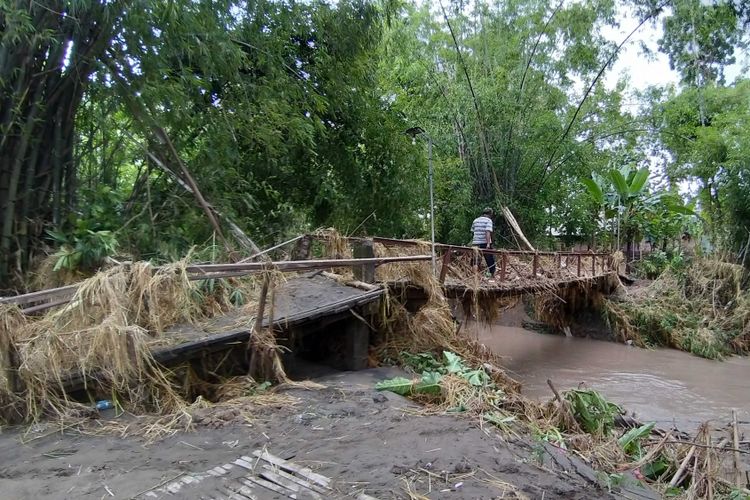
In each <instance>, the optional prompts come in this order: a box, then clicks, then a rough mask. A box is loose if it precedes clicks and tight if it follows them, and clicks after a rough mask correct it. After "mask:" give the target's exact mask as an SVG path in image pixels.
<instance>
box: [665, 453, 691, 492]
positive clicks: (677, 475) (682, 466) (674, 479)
mask: <svg viewBox="0 0 750 500" xmlns="http://www.w3.org/2000/svg"><path fill="white" fill-rule="evenodd" d="M696 448H697V445H695V444H694V445H693V446H691V447H690V451H688V454H687V455H685V458H684V459H683V460H682V463H680V467H679V468H678V469H677V472H675V474H674V476H673V477H672V480H671V481H670V482H669V487H670V488H674V487H675V486H677V485H678V484H679V483H680V481H682V475H683V474H684V473H685V470H686V469H687V467H688V464H689V463H690V459H691V458H693V455H694V454H695V450H696Z"/></svg>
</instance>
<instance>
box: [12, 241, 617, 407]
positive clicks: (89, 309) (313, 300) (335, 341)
mask: <svg viewBox="0 0 750 500" xmlns="http://www.w3.org/2000/svg"><path fill="white" fill-rule="evenodd" d="M287 243H288V245H289V246H291V245H292V244H293V248H292V249H291V250H290V251H288V252H287V253H286V255H285V256H284V257H285V258H276V259H274V260H271V259H270V258H268V256H267V255H260V254H259V255H256V256H253V257H252V258H249V259H246V260H245V261H241V262H237V263H222V264H216V263H197V264H184V265H182V266H177V267H174V266H172V267H170V266H164V267H162V268H156V267H149V266H148V265H143V264H142V263H134V264H124V265H122V266H120V268H118V269H115V270H111V271H107V272H104V274H103V275H101V276H99V275H97V277H94V278H92V280H95V282H96V283H95V284H96V287H92V285H91V283H90V282H89V281H86V282H83V283H80V284H74V285H69V286H65V287H60V288H55V289H49V290H42V291H38V292H33V293H29V294H25V295H19V296H14V297H5V298H0V306H2V307H17V308H18V311H19V312H20V313H22V314H23V315H25V316H27V317H28V318H29V321H31V322H34V321H41V322H44V321H47V324H46V326H45V328H47V330H45V331H44V332H43V333H40V331H41V330H37V331H36V332H35V333H34V334H33V335H28V336H26V337H25V338H24V339H20V340H19V342H18V345H16V346H14V345H13V342H3V343H0V345H5V344H9V345H11V347H10V348H9V350H8V352H6V353H3V357H2V360H0V365H3V366H0V368H2V370H3V372H4V380H5V381H6V385H7V387H6V390H7V392H8V393H9V394H23V393H25V392H28V390H27V389H28V386H29V381H28V380H26V379H24V377H30V376H32V375H29V374H30V373H32V374H33V377H36V378H35V380H37V379H40V378H41V377H47V379H51V380H52V382H53V385H57V386H58V388H57V391H58V392H62V393H65V394H76V393H77V394H78V399H81V397H82V398H84V399H85V398H86V397H87V396H86V394H89V396H88V397H89V398H91V397H94V396H92V395H91V394H90V393H91V391H94V392H96V391H97V390H99V389H97V387H100V388H101V387H104V386H107V383H105V382H106V381H108V380H110V379H112V378H113V377H114V375H113V373H112V369H111V368H105V367H103V366H102V367H100V366H96V364H97V363H98V364H102V365H106V364H107V361H106V359H105V358H104V357H103V355H102V353H98V354H97V357H96V359H88V358H87V361H85V362H83V361H76V360H74V359H72V358H73V357H74V356H75V351H76V348H73V347H70V346H67V347H66V349H65V356H68V357H65V358H64V356H63V354H57V353H55V356H59V357H60V359H59V360H58V359H57V358H55V360H54V362H52V360H51V361H50V362H49V363H48V364H50V365H54V366H55V369H56V370H58V371H59V370H62V369H63V368H64V369H65V370H66V373H58V372H57V371H55V372H54V373H53V372H49V373H47V371H46V370H47V366H45V365H42V364H40V365H38V366H37V367H36V368H32V366H31V365H32V362H37V363H44V361H43V359H44V356H41V355H39V356H37V357H34V356H33V355H32V354H29V353H33V350H34V349H37V350H38V349H39V346H38V345H37V344H40V343H43V345H44V346H46V347H45V349H50V346H52V345H57V344H59V343H66V342H68V340H67V339H73V340H71V341H70V342H69V343H70V344H74V343H75V342H79V343H80V344H79V347H78V349H86V348H87V345H88V344H91V343H93V342H94V341H92V340H85V336H86V335H89V334H90V332H97V331H98V329H100V328H102V327H104V326H106V327H107V328H109V327H110V326H111V325H109V323H110V322H111V321H113V319H112V318H114V317H120V316H122V317H127V318H131V319H129V320H128V321H130V322H131V323H133V324H134V325H135V324H138V325H140V326H143V329H144V330H145V334H144V333H143V332H141V333H138V335H139V337H138V338H140V339H142V340H139V341H138V342H140V344H139V343H138V342H136V341H135V340H134V338H135V337H134V335H135V334H136V333H137V332H135V333H134V330H133V329H132V328H131V326H134V325H130V323H127V321H126V322H125V323H123V324H122V325H116V326H117V328H114V329H113V332H114V333H108V334H107V335H110V337H112V338H113V339H114V340H112V338H110V339H109V340H108V341H109V342H110V344H107V345H109V346H110V347H109V349H114V350H116V351H118V352H117V353H113V356H114V355H115V354H117V355H121V356H124V358H126V359H131V360H132V361H133V363H136V362H138V361H139V359H138V357H139V356H140V355H141V354H139V353H140V351H139V349H140V348H141V347H142V348H144V349H146V350H147V351H148V354H144V355H147V357H148V360H149V362H151V361H153V363H154V364H155V365H158V366H161V367H164V368H167V369H169V370H173V371H176V370H178V368H179V367H185V366H188V368H189V369H188V372H190V373H193V372H199V373H202V374H213V375H211V376H212V377H213V376H214V375H215V374H217V373H220V372H233V373H242V372H244V373H248V371H249V372H250V373H251V374H253V373H258V374H260V375H259V376H264V375H263V374H266V375H268V374H269V373H271V374H273V373H276V374H278V373H281V376H282V377H283V376H285V375H284V372H285V371H286V372H289V373H290V374H291V375H292V376H294V375H295V372H297V371H298V365H299V366H301V367H302V368H300V369H301V370H304V367H305V366H306V363H307V362H309V361H312V362H314V363H320V364H323V365H327V366H332V367H335V368H337V369H344V370H357V369H363V368H366V367H367V366H370V365H372V364H373V363H376V361H375V360H376V359H377V358H378V352H377V348H376V346H377V345H381V344H383V342H390V343H391V344H393V345H400V344H399V338H398V337H399V335H401V334H400V333H399V332H398V331H396V329H394V327H393V324H394V323H395V320H393V318H394V317H395V316H396V315H397V314H396V313H398V314H402V313H403V314H407V313H408V314H412V315H414V314H418V313H419V311H421V310H426V309H427V308H425V307H424V306H425V305H426V304H430V305H431V306H433V307H434V308H436V310H438V313H437V314H435V315H433V316H430V317H429V318H430V319H429V320H428V321H423V320H424V318H422V319H421V320H420V321H422V322H423V323H424V324H423V325H416V326H415V324H414V323H416V322H412V323H411V324H410V328H420V327H421V328H423V329H431V328H432V329H444V330H449V329H452V330H455V328H454V327H453V326H451V324H452V320H451V318H450V309H449V304H450V303H451V302H452V303H453V305H454V306H456V305H462V306H463V309H464V311H465V312H466V313H469V314H472V310H473V313H474V314H475V315H477V312H478V311H477V309H480V308H482V307H484V308H489V309H491V308H493V307H494V308H495V309H497V302H496V301H498V300H502V299H506V298H510V297H517V296H522V295H527V294H541V293H552V294H560V293H561V291H562V290H565V289H570V288H576V289H581V290H584V291H586V290H588V289H594V288H597V287H602V286H607V285H606V284H607V283H608V282H610V281H611V280H610V278H611V277H612V276H613V275H616V273H617V263H616V262H615V261H614V260H613V258H612V256H610V255H609V254H605V253H594V252H530V251H513V250H478V249H475V248H471V247H463V246H455V245H444V244H436V245H434V248H433V247H432V246H431V245H430V244H429V243H426V242H422V241H416V240H396V239H389V238H377V237H376V238H341V237H338V236H335V237H332V236H331V235H330V234H326V233H323V234H320V233H317V234H312V235H304V236H300V237H298V238H295V239H294V240H291V241H290V242H287ZM273 250H274V251H276V252H277V253H280V252H281V251H282V250H281V249H280V248H278V247H275V248H274V249H273ZM433 252H434V254H433ZM479 253H492V254H494V255H495V256H496V259H497V269H498V271H497V274H496V277H495V279H494V280H488V279H486V278H484V277H483V276H482V275H481V274H477V273H476V272H474V271H473V270H472V263H473V262H474V261H475V260H476V259H477V257H478V255H479ZM314 255H315V256H320V257H325V258H313V256H314ZM260 258H265V260H262V261H259V260H258V259H260ZM433 265H434V268H433V267H432V266H433ZM128 266H132V267H133V268H137V269H139V271H138V272H139V273H141V274H142V275H143V274H145V275H146V278H147V279H146V281H148V278H149V277H154V280H153V282H151V283H150V284H148V285H144V287H143V288H137V289H136V288H134V287H136V285H137V283H136V282H137V281H138V280H137V279H135V278H134V277H133V276H131V275H130V274H128V273H129V272H130V271H128ZM107 273H109V274H107ZM100 274H102V273H100ZM248 277H249V278H248ZM156 278H158V279H156ZM243 279H251V280H252V292H251V293H250V294H249V295H252V297H253V298H254V300H253V301H251V302H249V303H246V304H245V305H244V306H242V307H227V306H226V305H222V306H216V307H215V308H214V309H215V310H213V311H212V312H211V314H205V316H207V317H206V318H204V320H202V321H190V320H189V319H190V318H189V317H188V316H186V317H185V318H183V320H182V321H179V318H177V317H176V318H177V320H176V322H175V324H172V325H165V327H164V328H161V324H162V321H161V319H160V318H159V317H158V316H159V314H158V311H159V308H160V307H161V304H160V302H162V298H160V297H159V293H160V292H159V288H160V287H172V288H174V289H177V288H179V287H180V286H182V287H183V288H184V287H186V286H188V287H191V289H190V290H188V291H187V292H185V291H182V292H179V293H181V294H182V295H180V297H182V298H181V299H180V300H182V301H188V302H189V301H190V300H192V298H191V297H192V295H193V294H194V292H195V287H196V286H199V287H201V288H199V289H200V290H203V292H202V293H203V294H204V295H206V294H209V293H210V294H214V295H216V293H217V292H216V290H217V289H218V290H223V289H222V287H226V286H227V285H223V284H222V283H227V282H229V283H236V282H237V280H243ZM175 280H176V281H175ZM110 282H111V283H110ZM177 282H179V283H177ZM176 283H177V284H176ZM190 283H193V285H190ZM196 284H197V285H196ZM138 286H140V285H138ZM117 287H121V288H122V292H121V295H122V294H124V295H127V297H128V299H127V300H129V301H130V302H129V303H128V304H127V305H126V306H123V307H122V310H118V311H117V314H116V315H115V314H113V312H112V311H111V310H110V309H109V308H111V307H112V304H111V303H112V302H113V299H111V298H108V296H107V294H108V293H114V292H112V290H111V289H115V288H117ZM205 290H209V291H210V292H206V291H205ZM224 290H225V291H226V289H224ZM175 293H178V292H175ZM211 297H212V300H213V301H214V302H217V303H219V302H222V300H219V299H218V298H216V297H213V295H212V296H211ZM224 302H226V301H224ZM118 307H119V306H118ZM201 307H204V308H205V307H206V305H205V300H204V301H203V303H202V306H201ZM454 311H455V307H454ZM40 315H43V316H42V317H41V319H40V320H36V319H34V318H38V317H40ZM483 317H487V315H483ZM50 318H51V319H50ZM71 318H75V319H74V320H73V319H71ZM143 318H147V319H148V320H147V321H146V320H143ZM431 321H433V323H431ZM126 323H127V324H126ZM167 323H168V322H167ZM71 324H75V325H77V326H75V328H73V327H71V326H69V325H71ZM55 328H58V329H59V332H58V333H59V335H58V337H59V338H56V332H55V331H54V330H55ZM0 334H2V335H7V334H6V333H5V332H1V331H0ZM447 335H448V336H451V340H450V342H452V343H453V344H452V346H453V348H454V349H455V350H460V349H462V348H463V347H462V346H464V344H465V343H466V341H465V340H461V339H459V338H458V336H457V333H456V332H451V333H448V334H447ZM40 339H41V340H40ZM123 339H124V340H123ZM87 343H88V344H87ZM120 351H122V352H120ZM49 352H51V351H49ZM49 352H45V353H44V354H45V356H49V355H50V354H49ZM259 352H260V353H263V354H262V355H258V353H259ZM277 353H279V355H278V359H279V361H280V364H281V365H282V366H281V367H279V366H278V363H275V362H268V363H265V362H264V361H262V359H261V358H264V357H267V356H270V357H272V358H274V359H275V358H276V357H277V356H276V354H277ZM104 354H106V353H104ZM24 356H27V357H29V359H24ZM82 356H86V354H85V353H84V354H82ZM381 357H382V356H381ZM63 358H64V359H63ZM258 359H261V361H258ZM264 363H265V364H264ZM269 363H270V364H269ZM121 364H122V363H121ZM92 365H94V366H92ZM258 366H261V367H262V369H260V370H259V369H258ZM269 367H270V368H269ZM117 369H118V370H121V371H122V373H123V374H125V375H128V376H130V375H129V374H130V371H129V369H128V368H127V367H122V366H118V367H117ZM274 370H275V371H274ZM36 372H39V373H36ZM275 378H279V377H275ZM103 381H104V382H103ZM44 394H45V396H46V395H47V394H48V393H47V392H45V393H44ZM192 395H193V396H195V394H192Z"/></svg>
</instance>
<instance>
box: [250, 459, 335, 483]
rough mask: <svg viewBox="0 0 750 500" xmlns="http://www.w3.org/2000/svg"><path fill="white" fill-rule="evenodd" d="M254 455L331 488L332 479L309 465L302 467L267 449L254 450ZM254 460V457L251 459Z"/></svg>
mask: <svg viewBox="0 0 750 500" xmlns="http://www.w3.org/2000/svg"><path fill="white" fill-rule="evenodd" d="M253 455H254V456H256V457H258V458H260V459H261V460H265V461H266V462H268V463H270V464H273V465H278V466H279V467H281V468H282V469H286V470H288V471H291V472H294V473H296V474H298V475H300V476H303V477H305V478H306V479H308V480H310V481H312V482H313V483H316V484H319V485H320V486H323V487H325V488H329V487H330V484H331V479H330V478H327V477H325V476H323V475H322V474H318V473H316V472H313V471H312V470H311V469H308V468H307V467H300V466H299V465H297V464H294V463H292V462H288V461H286V460H284V459H283V458H279V457H276V456H274V455H271V454H270V453H268V452H267V451H260V450H255V451H254V452H253ZM242 458H243V459H244V460H248V459H247V458H245V457H242ZM250 460H252V459H250Z"/></svg>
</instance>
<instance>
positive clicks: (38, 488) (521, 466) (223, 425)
mask: <svg viewBox="0 0 750 500" xmlns="http://www.w3.org/2000/svg"><path fill="white" fill-rule="evenodd" d="M392 375H394V371H393V370H392V369H375V370H366V371H363V372H357V373H339V374H336V375H332V376H328V377H326V378H324V379H321V380H320V382H322V383H323V384H325V385H326V388H325V389H319V390H303V389H291V390H289V391H287V394H288V395H290V396H293V397H294V398H297V403H296V404H294V405H289V406H285V407H281V408H272V407H265V408H262V409H256V410H253V415H254V417H253V418H252V419H251V420H249V421H248V420H247V419H246V418H245V417H244V416H243V413H244V410H245V409H243V408H236V409H233V410H223V411H219V412H212V411H206V412H205V413H201V414H199V415H198V417H197V420H198V421H197V422H196V424H195V430H193V431H191V432H186V433H178V434H176V435H174V436H172V437H170V438H167V439H165V440H163V441H160V442H158V443H155V444H151V445H144V443H143V442H142V441H139V440H138V439H135V438H126V439H121V438H117V437H111V436H110V437H96V436H88V435H81V434H79V433H69V434H65V433H62V434H61V433H59V432H57V433H51V434H50V430H51V429H46V430H44V431H41V430H40V431H39V432H35V431H34V430H32V431H31V432H30V433H27V434H26V436H25V438H24V440H25V441H26V444H23V442H22V441H21V437H22V435H21V432H22V431H25V430H26V429H23V430H21V429H17V430H6V431H5V432H4V433H3V434H2V435H1V436H0V483H2V497H3V498H6V499H34V498H55V499H79V498H80V499H84V498H85V499H88V498H91V499H94V498H96V499H102V498H116V499H126V498H187V499H193V498H195V499H198V498H226V497H227V495H226V492H227V491H228V490H227V487H228V486H231V484H229V483H231V481H234V480H235V479H234V477H233V476H232V474H227V477H211V478H210V480H206V481H203V482H201V483H200V484H188V485H184V486H183V487H182V488H181V489H180V490H179V491H178V492H176V493H175V494H172V493H170V492H168V491H164V488H163V487H164V485H165V484H168V483H169V482H170V481H174V480H179V478H180V477H182V476H188V475H196V474H201V473H203V472H205V471H208V470H209V469H212V468H214V467H217V466H221V465H222V464H227V463H232V462H233V461H235V460H237V459H238V458H239V457H242V456H252V453H253V451H257V450H267V451H268V452H269V453H272V454H273V455H274V456H277V457H281V458H283V459H286V460H289V461H292V462H294V463H295V464H299V465H300V466H304V467H308V468H309V469H312V470H313V471H315V472H316V473H319V474H322V475H324V476H326V477H329V478H331V479H332V483H331V490H330V491H328V493H327V494H326V495H324V496H325V497H327V498H347V497H350V498H356V497H357V495H358V494H360V493H363V492H364V493H366V494H368V495H371V496H373V497H375V498H381V499H386V498H409V492H411V493H412V494H415V495H416V494H420V495H424V496H425V497H427V498H435V499H437V498H451V499H476V498H540V499H541V498H544V499H554V498H566V499H593V498H622V497H623V496H626V497H628V498H658V497H657V496H655V495H654V494H653V493H650V492H649V491H647V490H644V489H641V488H639V487H637V486H634V485H631V486H628V485H626V486H625V488H626V490H625V491H623V490H620V489H618V490H613V491H612V492H609V491H608V489H607V488H606V484H605V483H604V482H603V481H602V477H601V475H598V474H596V473H595V472H594V471H593V470H591V469H590V468H589V467H588V466H586V465H585V464H584V463H583V462H582V461H581V460H579V459H577V458H576V457H574V456H571V455H568V454H567V453H565V452H563V451H561V450H558V449H556V448H554V447H551V446H549V445H547V444H543V443H540V442H535V441H534V440H533V439H527V438H507V437H506V438H502V437H500V436H499V435H498V434H497V432H496V430H495V429H494V428H485V429H481V428H479V426H478V425H477V424H476V422H473V421H470V420H468V419H465V418H461V417H460V416H453V415H424V412H423V408H421V407H420V406H418V405H416V404H414V403H412V402H411V401H409V400H407V399H405V398H402V397H400V396H398V395H395V394H393V393H379V392H376V391H374V390H373V385H374V383H375V382H376V381H377V380H379V379H382V378H386V377H388V376H392ZM119 418H125V417H119ZM29 440H31V441H29ZM160 486H161V487H162V488H161V490H160V489H159V487H160ZM149 490H151V491H152V493H151V494H148V493H147V492H148V491H149ZM254 491H255V492H256V495H257V498H284V497H283V496H282V495H280V494H278V493H274V492H272V491H270V490H264V489H263V488H257V489H256V490H254ZM298 498H304V495H302V496H299V497H298Z"/></svg>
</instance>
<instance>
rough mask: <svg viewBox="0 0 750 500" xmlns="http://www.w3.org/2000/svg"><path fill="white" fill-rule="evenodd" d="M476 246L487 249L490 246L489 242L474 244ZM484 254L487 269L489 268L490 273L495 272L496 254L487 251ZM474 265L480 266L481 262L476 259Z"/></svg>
mask: <svg viewBox="0 0 750 500" xmlns="http://www.w3.org/2000/svg"><path fill="white" fill-rule="evenodd" d="M474 246H475V247H479V248H480V249H486V248H489V245H488V244H487V243H482V244H480V245H474ZM483 255H484V261H485V262H486V263H487V269H488V270H489V272H490V274H492V275H494V274H495V256H494V255H493V254H491V253H485V254H483ZM474 265H475V266H477V267H479V262H478V261H475V262H474Z"/></svg>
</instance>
